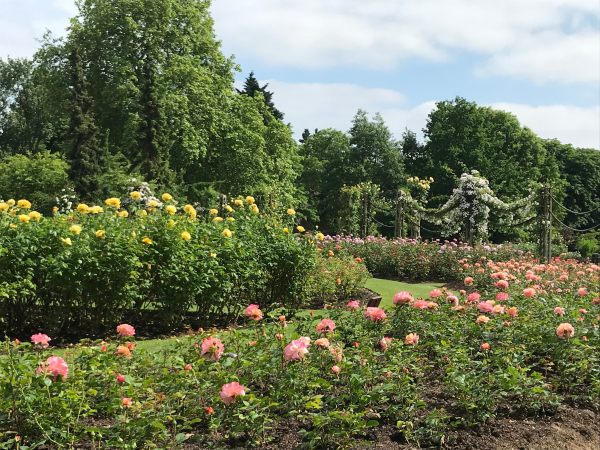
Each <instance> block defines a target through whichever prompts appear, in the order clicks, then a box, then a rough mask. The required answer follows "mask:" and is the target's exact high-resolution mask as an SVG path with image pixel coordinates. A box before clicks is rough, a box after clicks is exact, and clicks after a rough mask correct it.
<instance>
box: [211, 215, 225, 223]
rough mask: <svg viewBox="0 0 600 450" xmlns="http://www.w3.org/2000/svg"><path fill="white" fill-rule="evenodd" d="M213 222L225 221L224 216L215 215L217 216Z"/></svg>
mask: <svg viewBox="0 0 600 450" xmlns="http://www.w3.org/2000/svg"><path fill="white" fill-rule="evenodd" d="M213 222H215V223H220V222H223V218H222V217H219V216H217V217H215V218H214V219H213Z"/></svg>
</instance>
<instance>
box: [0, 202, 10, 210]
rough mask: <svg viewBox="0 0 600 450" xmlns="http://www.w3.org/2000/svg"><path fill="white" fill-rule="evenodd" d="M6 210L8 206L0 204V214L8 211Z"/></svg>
mask: <svg viewBox="0 0 600 450" xmlns="http://www.w3.org/2000/svg"><path fill="white" fill-rule="evenodd" d="M8 208H10V206H8V203H6V202H0V212H6V211H8Z"/></svg>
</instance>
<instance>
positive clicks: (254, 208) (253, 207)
mask: <svg viewBox="0 0 600 450" xmlns="http://www.w3.org/2000/svg"><path fill="white" fill-rule="evenodd" d="M251 208H252V214H258V213H259V212H260V209H258V206H256V205H254V204H253V205H252V206H251Z"/></svg>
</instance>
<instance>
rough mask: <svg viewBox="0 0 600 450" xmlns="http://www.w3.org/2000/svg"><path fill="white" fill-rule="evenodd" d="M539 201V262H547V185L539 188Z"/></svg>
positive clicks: (549, 255) (549, 210)
mask: <svg viewBox="0 0 600 450" xmlns="http://www.w3.org/2000/svg"><path fill="white" fill-rule="evenodd" d="M540 202H541V204H542V211H541V212H540V262H542V263H544V264H548V263H549V262H550V260H551V259H552V196H551V191H550V187H549V186H548V185H544V187H543V188H542V190H541V195H540Z"/></svg>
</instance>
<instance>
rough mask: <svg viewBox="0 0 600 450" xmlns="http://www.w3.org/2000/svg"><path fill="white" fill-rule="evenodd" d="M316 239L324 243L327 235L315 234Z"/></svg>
mask: <svg viewBox="0 0 600 450" xmlns="http://www.w3.org/2000/svg"><path fill="white" fill-rule="evenodd" d="M315 237H316V238H317V240H319V241H322V240H323V239H325V235H324V234H323V233H321V232H319V233H317V234H315Z"/></svg>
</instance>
